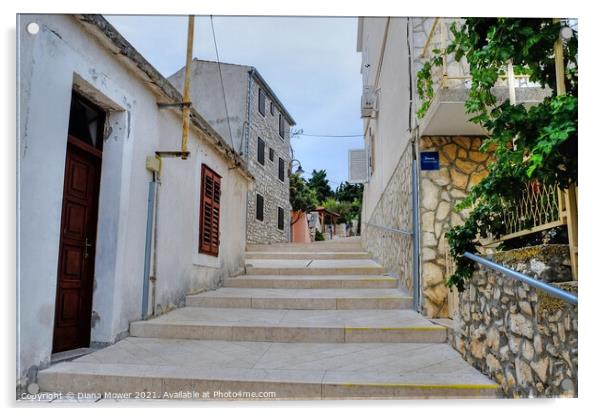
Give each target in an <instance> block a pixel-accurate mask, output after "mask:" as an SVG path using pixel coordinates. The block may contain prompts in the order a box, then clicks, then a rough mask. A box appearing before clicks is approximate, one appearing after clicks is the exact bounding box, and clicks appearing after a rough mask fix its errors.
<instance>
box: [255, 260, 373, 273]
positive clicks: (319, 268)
mask: <svg viewBox="0 0 602 416" xmlns="http://www.w3.org/2000/svg"><path fill="white" fill-rule="evenodd" d="M245 267H246V270H247V274H252V275H267V274H274V275H320V274H327V275H333V274H351V275H358V274H362V275H382V274H383V273H385V269H384V268H383V267H382V266H381V265H380V264H378V263H377V262H375V261H373V260H367V259H355V260H354V259H351V260H281V259H280V260H266V259H251V260H246V261H245Z"/></svg>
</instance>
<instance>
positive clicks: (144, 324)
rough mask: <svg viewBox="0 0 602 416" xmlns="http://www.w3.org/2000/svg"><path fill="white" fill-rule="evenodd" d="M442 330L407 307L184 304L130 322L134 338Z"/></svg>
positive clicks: (434, 338)
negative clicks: (279, 307)
mask: <svg viewBox="0 0 602 416" xmlns="http://www.w3.org/2000/svg"><path fill="white" fill-rule="evenodd" d="M446 334H447V332H446V328H444V327H442V326H439V325H434V324H433V323H431V322H430V321H428V320H427V319H425V318H424V317H422V315H420V314H418V313H416V312H414V311H412V310H362V311H353V310H328V311H315V310H261V309H228V308H196V307H186V308H181V309H176V310H174V311H171V312H169V313H167V314H165V315H162V316H159V317H158V318H155V319H151V320H148V321H139V322H133V323H132V324H131V325H130V335H131V336H134V337H145V338H179V339H204V340H223V341H262V342H331V343H335V342H429V343H440V342H445V340H446Z"/></svg>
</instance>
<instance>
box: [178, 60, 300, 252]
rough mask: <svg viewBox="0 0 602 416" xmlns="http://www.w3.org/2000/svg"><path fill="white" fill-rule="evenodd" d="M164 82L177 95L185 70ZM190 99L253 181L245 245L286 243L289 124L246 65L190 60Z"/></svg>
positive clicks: (263, 83) (278, 103)
mask: <svg viewBox="0 0 602 416" xmlns="http://www.w3.org/2000/svg"><path fill="white" fill-rule="evenodd" d="M169 80H170V81H171V82H172V83H173V84H174V85H175V86H176V87H177V88H178V89H180V90H181V89H182V88H183V84H184V68H182V69H180V70H179V71H178V72H176V73H175V74H173V75H172V76H171V77H169ZM222 80H223V90H222ZM190 96H191V101H192V102H193V104H194V106H195V108H197V109H198V110H199V112H200V113H201V114H202V115H203V116H204V117H205V118H206V119H207V120H208V121H209V123H210V124H211V125H212V126H213V127H214V128H215V129H216V130H217V131H218V132H219V133H220V134H221V135H222V137H224V138H226V140H229V143H230V144H231V145H232V147H233V148H234V149H236V151H237V152H238V154H239V155H240V156H241V157H242V158H243V159H244V160H245V161H246V163H247V167H248V169H249V172H251V174H252V175H253V176H254V177H255V188H254V189H252V190H250V191H249V192H248V195H247V214H246V215H247V242H248V243H251V244H257V243H262V244H270V243H279V242H287V241H289V240H290V211H291V207H290V202H289V178H288V173H289V167H290V161H291V151H290V127H291V126H293V125H295V121H294V119H293V118H292V117H291V115H290V114H289V113H288V112H287V111H286V108H285V107H284V105H283V104H282V102H281V101H280V100H279V99H278V97H277V96H276V94H275V93H274V91H273V90H272V89H271V88H270V86H269V85H268V83H267V82H266V81H265V79H264V78H263V77H262V76H261V74H260V73H259V71H257V69H256V68H254V67H251V66H245V65H235V64H226V63H217V62H212V61H204V60H199V59H196V58H195V59H194V60H193V64H192V69H191V86H190Z"/></svg>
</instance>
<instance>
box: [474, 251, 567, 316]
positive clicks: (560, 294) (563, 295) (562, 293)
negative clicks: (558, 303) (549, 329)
mask: <svg viewBox="0 0 602 416" xmlns="http://www.w3.org/2000/svg"><path fill="white" fill-rule="evenodd" d="M464 257H466V258H467V259H470V260H472V261H474V262H476V263H479V264H482V265H483V266H485V267H489V268H491V269H493V270H497V271H498V272H501V273H503V274H505V275H507V276H510V277H512V278H514V279H516V280H520V281H521V282H524V283H526V284H528V285H530V286H533V287H536V288H537V289H541V290H543V291H544V292H546V293H547V294H548V295H550V296H553V297H555V298H558V299H562V300H564V301H566V302H568V303H570V304H572V305H577V302H578V298H577V296H575V295H573V294H572V293H570V292H567V291H566V290H562V289H558V288H557V287H554V286H552V285H549V284H547V283H544V282H542V281H540V280H537V279H533V278H532V277H529V276H527V275H524V274H522V273H519V272H517V271H516V270H512V269H509V268H507V267H504V266H502V265H500V264H497V263H495V262H493V261H491V260H487V259H484V258H483V257H480V256H477V255H476V254H473V253H469V252H466V253H464Z"/></svg>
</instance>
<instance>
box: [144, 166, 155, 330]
mask: <svg viewBox="0 0 602 416" xmlns="http://www.w3.org/2000/svg"><path fill="white" fill-rule="evenodd" d="M156 189H157V182H156V181H155V173H154V172H153V180H152V181H151V182H149V183H148V206H147V212H146V239H145V243H144V280H143V281H142V319H146V318H147V316H148V293H149V290H148V287H149V282H150V275H151V270H150V268H151V251H152V250H153V247H152V245H153V244H152V238H153V234H154V232H153V231H154V223H155V201H156V199H155V192H156ZM153 276H154V274H153Z"/></svg>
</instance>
